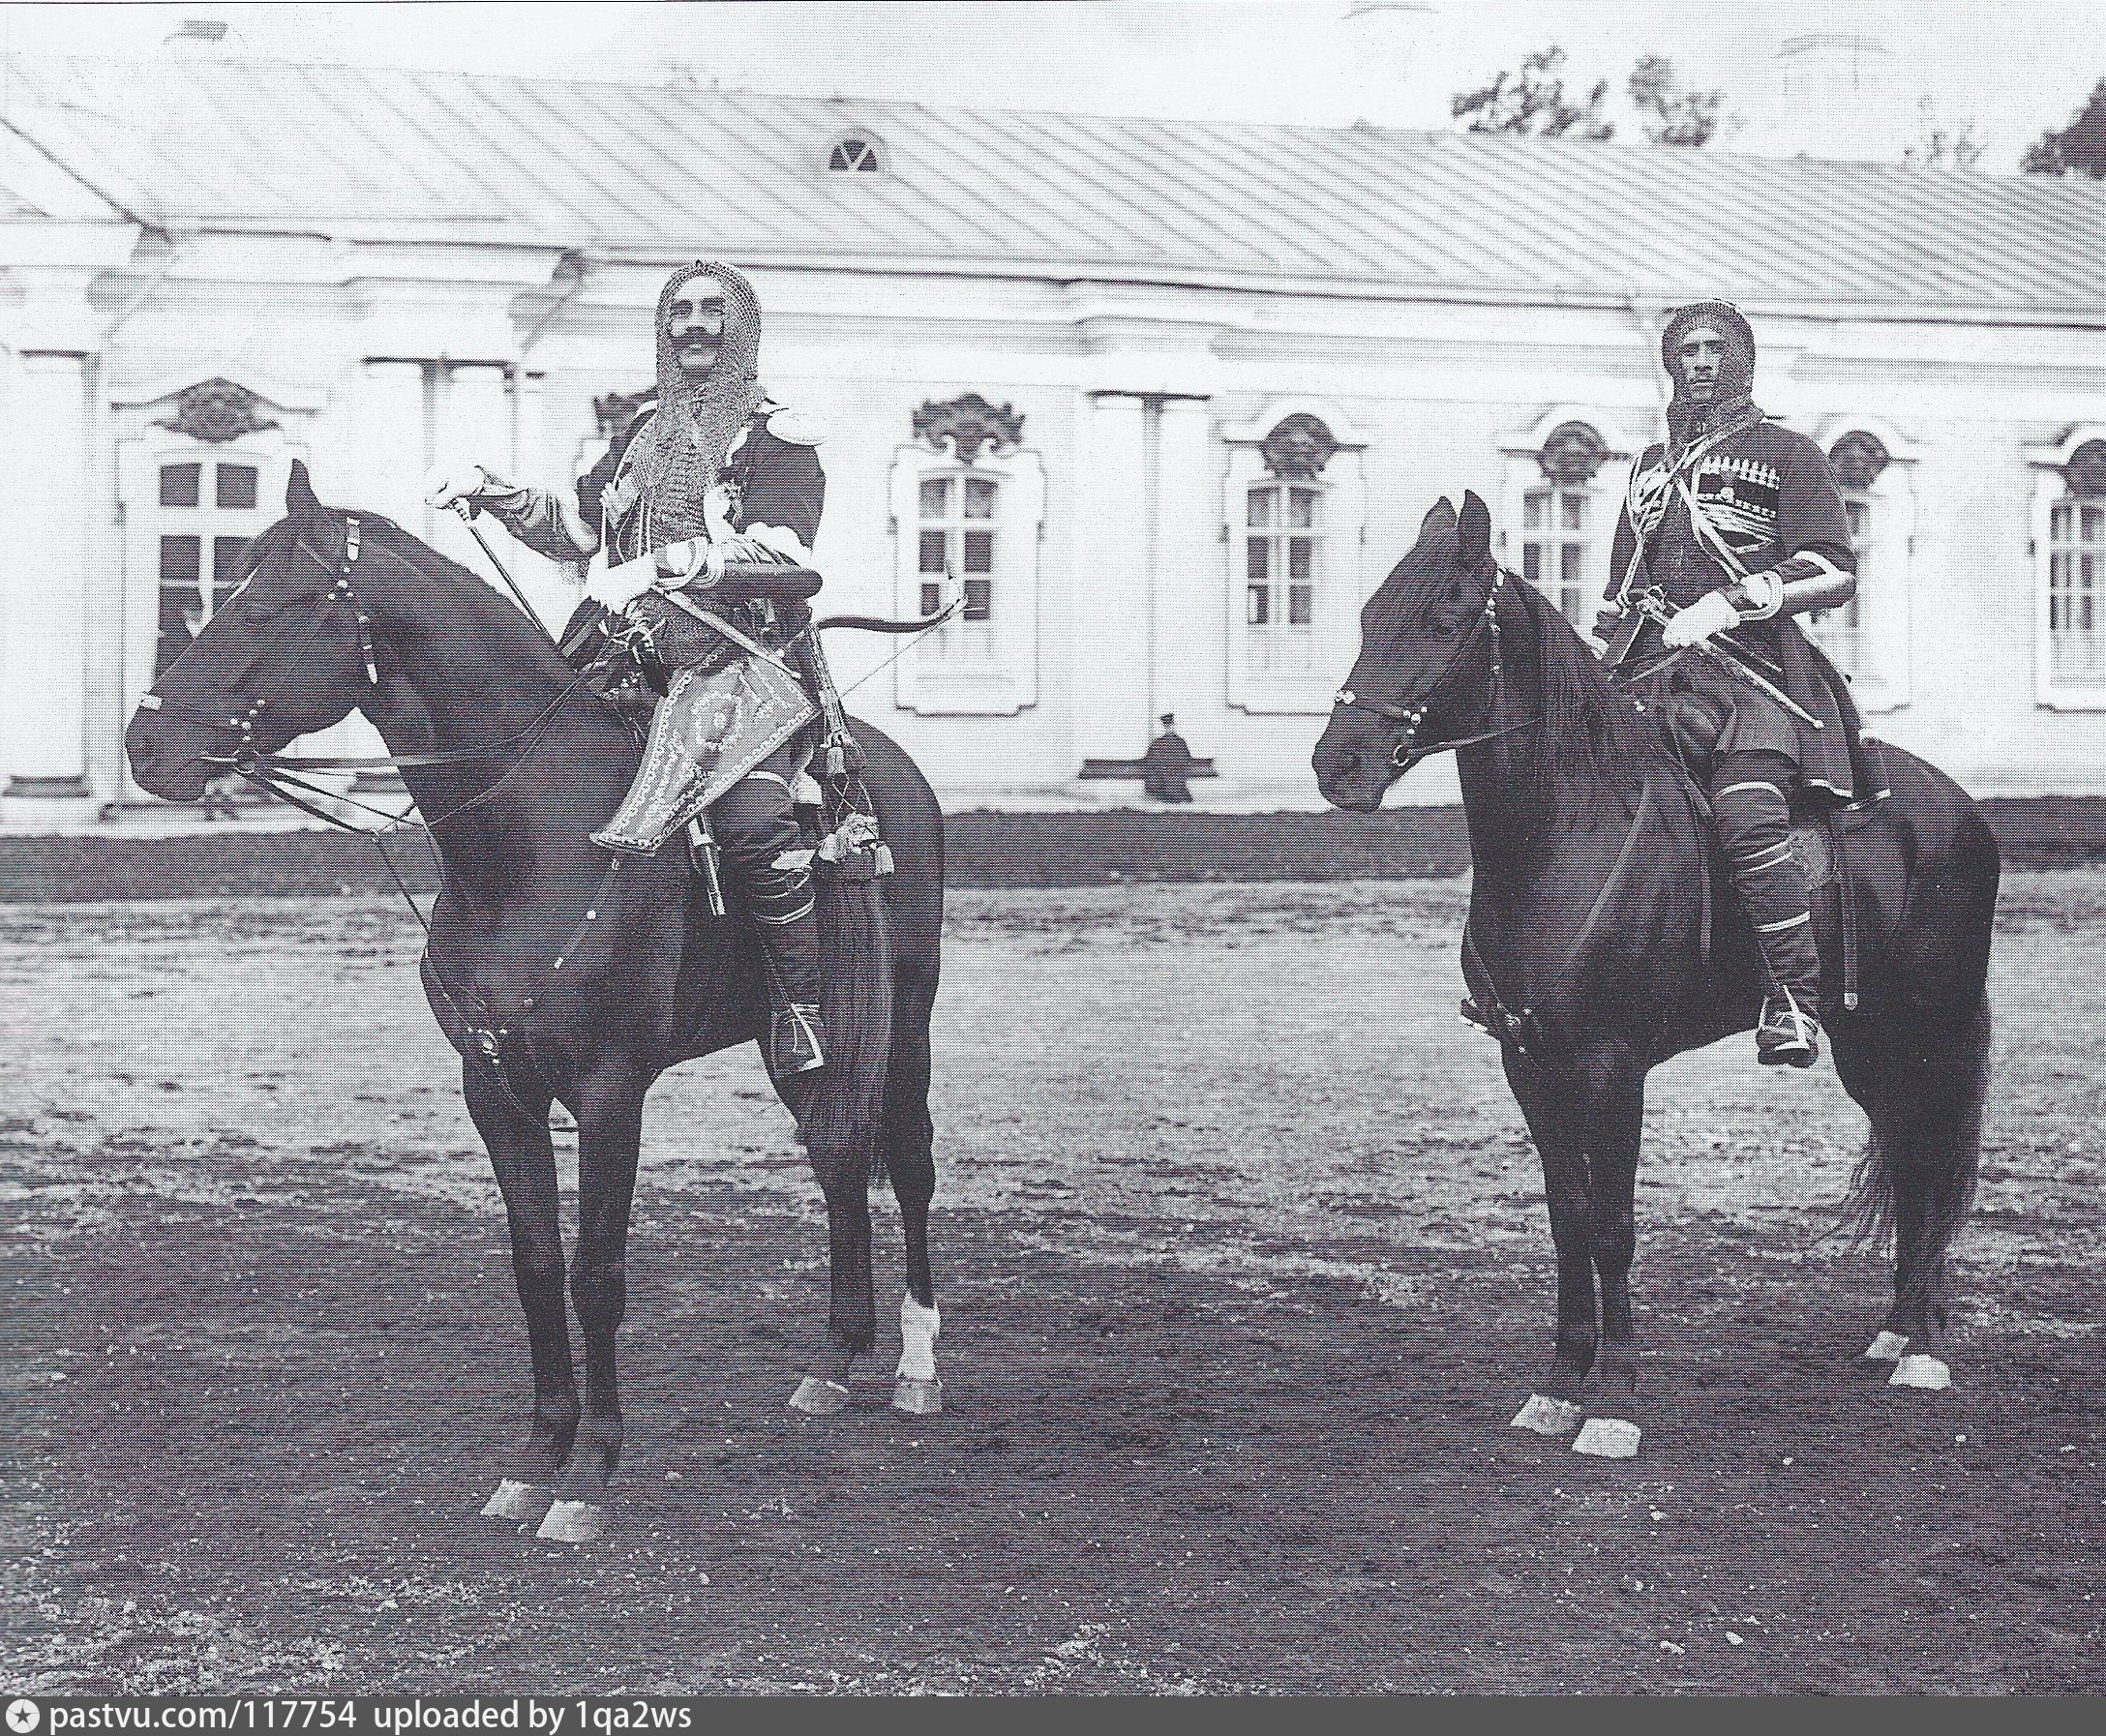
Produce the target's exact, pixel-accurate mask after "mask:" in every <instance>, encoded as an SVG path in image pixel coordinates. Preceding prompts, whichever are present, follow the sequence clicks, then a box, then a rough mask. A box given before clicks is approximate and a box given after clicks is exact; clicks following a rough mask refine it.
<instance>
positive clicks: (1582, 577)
mask: <svg viewBox="0 0 2106 1736" xmlns="http://www.w3.org/2000/svg"><path fill="white" fill-rule="evenodd" d="M1607 467H1608V465H1607V462H1606V461H1605V462H1604V464H1603V468H1605V469H1606V468H1607ZM1595 475H1596V477H1598V476H1599V475H1600V471H1597V472H1596V473H1595ZM1539 496H1541V497H1542V498H1543V499H1544V500H1545V501H1546V502H1547V504H1548V507H1549V516H1548V518H1547V519H1546V521H1545V523H1544V524H1542V525H1541V526H1540V527H1538V528H1531V527H1530V525H1529V523H1528V503H1529V501H1531V500H1534V499H1536V498H1537V497H1539ZM1567 499H1575V500H1578V501H1580V515H1581V517H1582V518H1583V519H1584V520H1585V523H1584V524H1581V525H1580V527H1579V529H1577V530H1574V529H1571V528H1568V527H1567V526H1566V525H1565V524H1563V523H1562V508H1563V505H1564V502H1565V501H1566V500H1567ZM1619 507H1620V502H1610V509H1609V512H1610V517H1609V531H1610V539H1611V541H1612V540H1613V539H1614V536H1615V527H1616V521H1615V518H1614V516H1613V515H1614V512H1615V511H1616V510H1617V509H1618V508H1619ZM1603 516H1604V508H1603V504H1602V491H1601V488H1600V486H1599V484H1598V483H1597V482H1596V480H1594V479H1593V478H1589V479H1588V480H1587V481H1585V482H1582V483H1577V484H1576V483H1569V482H1556V481H1553V480H1552V479H1551V478H1549V477H1548V476H1539V477H1537V478H1536V484H1535V486H1534V487H1533V488H1527V489H1523V490H1522V491H1521V519H1520V528H1519V530H1518V531H1517V532H1516V533H1515V536H1514V542H1515V544H1516V559H1515V562H1514V570H1515V571H1516V572H1518V573H1519V574H1520V576H1521V577H1522V578H1523V579H1526V578H1528V550H1529V547H1530V546H1531V545H1535V546H1536V547H1539V548H1541V549H1542V551H1543V555H1542V557H1541V558H1540V559H1539V561H1538V576H1537V577H1536V578H1535V579H1533V580H1531V581H1530V583H1531V584H1534V585H1535V587H1536V588H1537V589H1538V590H1540V591H1541V592H1542V593H1543V594H1544V595H1545V596H1546V597H1548V598H1549V600H1550V603H1551V606H1552V607H1553V608H1555V609H1556V610H1557V612H1558V613H1559V614H1562V615H1563V616H1564V617H1565V618H1566V619H1567V620H1569V621H1570V622H1571V623H1572V624H1573V625H1574V626H1575V627H1576V628H1578V629H1579V630H1580V632H1581V633H1584V632H1586V631H1587V630H1588V629H1589V628H1590V627H1591V626H1592V625H1593V622H1594V616H1595V614H1597V613H1598V612H1599V609H1600V606H1601V600H1602V586H1603V585H1604V584H1607V583H1608V581H1607V579H1606V578H1605V577H1604V575H1605V574H1606V573H1607V571H1608V566H1607V557H1608V548H1607V547H1606V546H1605V544H1604V543H1603V541H1602V519H1603ZM1568 547H1571V548H1577V549H1579V550H1580V571H1579V573H1578V575H1577V577H1576V580H1575V583H1574V585H1573V591H1574V599H1573V601H1574V606H1573V607H1572V608H1567V607H1566V604H1565V597H1564V591H1565V551H1566V549H1567V548H1568Z"/></svg>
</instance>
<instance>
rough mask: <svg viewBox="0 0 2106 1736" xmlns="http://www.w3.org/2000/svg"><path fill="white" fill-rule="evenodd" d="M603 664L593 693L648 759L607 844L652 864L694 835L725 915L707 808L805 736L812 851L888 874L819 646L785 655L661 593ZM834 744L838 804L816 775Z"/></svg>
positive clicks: (796, 799) (808, 641) (627, 626)
mask: <svg viewBox="0 0 2106 1736" xmlns="http://www.w3.org/2000/svg"><path fill="white" fill-rule="evenodd" d="M573 638H574V639H575V638H576V636H575V635H574V636H573ZM593 667H595V669H596V670H597V672H598V673H596V674H595V675H594V676H593V678H592V680H591V683H590V684H591V685H592V686H593V687H594V689H595V690H596V691H598V692H599V693H600V694H601V697H602V698H603V699H605V700H607V701H608V703H611V704H613V705H614V706H615V707H616V708H617V710H618V711H620V712H621V714H622V715H623V717H624V720H625V721H626V722H627V723H628V724H629V726H630V729H631V731H632V733H635V734H636V735H637V736H638V737H639V738H640V740H641V742H642V745H643V749H644V753H643V760H642V763H641V764H640V765H639V766H638V768H637V773H636V776H635V778H634V779H633V780H632V782H631V784H630V787H629V792H628V794H627V795H626V796H625V797H624V798H623V800H622V803H621V805H620V807H619V808H618V809H617V811H616V813H615V815H614V817H613V818H612V819H611V820H610V821H609V822H608V823H607V824H606V825H605V826H604V827H602V828H601V829H600V830H598V831H596V832H594V833H593V834H592V840H593V842H594V843H596V844H599V845H602V846H604V847H605V848H607V849H610V850H617V851H623V852H628V853H635V854H644V855H651V854H655V853H657V852H658V851H659V850H661V849H663V848H664V847H665V845H666V844H668V843H670V842H671V841H672V840H673V839H674V838H675V837H677V836H678V835H680V834H681V832H682V831H683V830H684V831H685V832H686V834H687V836H688V840H689V844H690V847H691V849H692V851H693V853H694V855H695V858H696V865H697V869H698V872H700V873H702V875H703V877H704V879H705V880H706V881H707V884H708V887H709V892H710V897H709V903H710V907H711V910H712V912H713V913H715V914H719V915H721V914H723V913H724V901H723V898H722V894H721V890H720V887H719V883H718V876H717V874H716V872H715V846H714V842H713V840H712V839H711V838H710V837H709V834H708V820H707V812H708V809H709V807H710V806H711V805H712V804H713V803H714V802H716V801H717V800H718V799H719V798H721V797H722V796H723V795H724V794H726V793H728V792H729V791H730V790H731V788H732V787H733V786H734V785H735V784H737V782H738V781H739V780H740V779H741V778H743V777H745V776H746V775H747V773H749V772H750V771H752V770H753V768H754V767H755V766H757V765H759V764H760V763H762V762H763V761H765V760H767V758H768V757H769V756H770V755H771V754H773V753H775V752H776V750H777V749H779V748H780V747H782V746H783V745H784V743H786V742H791V741H794V740H797V738H798V737H800V736H801V737H802V739H801V742H800V743H799V745H798V748H797V753H796V755H795V759H796V763H797V772H796V775H795V777H794V778H793V779H792V784H791V796H792V800H793V803H794V805H795V807H796V809H797V815H798V818H799V821H800V823H802V824H803V826H804V828H805V830H806V832H807V834H808V836H807V840H806V842H807V843H808V845H809V846H810V847H811V848H812V849H813V850H814V852H815V853H816V854H817V855H818V857H819V859H820V860H822V861H825V862H828V863H830V864H833V865H835V866H836V867H847V866H851V865H853V864H854V863H855V861H856V859H857V858H858V857H860V856H864V855H867V856H869V857H870V860H869V861H868V862H867V863H865V864H863V865H864V866H865V867H866V868H867V869H868V870H869V871H870V872H871V873H873V874H882V873H884V872H886V871H887V870H888V868H889V866H890V863H889V855H890V853H889V852H888V851H887V850H886V849H885V847H884V843H883V840H882V837H881V836H880V834H879V830H878V825H877V821H876V817H875V815H874V814H872V813H871V812H870V809H869V804H868V799H867V795H866V794H865V793H864V792H863V791H862V788H861V785H860V783H859V781H857V780H856V779H855V778H854V777H853V772H854V771H856V770H859V769H860V765H861V754H860V751H859V750H858V749H857V748H856V745H855V741H854V738H853V736H852V735H851V734H850V733H849V731H848V727H847V718H846V716H845V715H844V714H843V713H842V711H841V708H840V703H839V701H838V699H837V698H836V697H835V696H834V691H833V684H832V681H831V678H830V676H829V675H828V674H827V669H826V662H825V654H824V652H823V651H822V649H821V648H820V645H819V644H818V642H817V640H816V638H815V637H814V636H812V635H810V634H809V633H800V634H799V635H798V636H797V637H796V638H794V639H793V640H792V641H791V644H790V645H789V646H788V647H786V648H785V649H784V650H777V649H775V648H772V647H770V646H768V645H766V644H762V643H761V642H760V641H758V640H756V639H754V638H753V637H752V636H750V635H749V634H747V633H745V632H744V631H742V630H741V629H740V628H739V627H738V626H737V625H736V624H735V623H734V622H732V621H730V620H727V619H725V618H724V617H723V615H722V614H718V613H717V612H716V611H715V610H712V609H707V608H705V607H704V606H703V605H701V604H699V603H696V602H694V601H693V600H691V599H690V598H688V597H687V596H685V595H683V594H681V593H678V592H670V593H669V592H650V593H647V595H646V596H645V597H643V598H642V599H640V600H639V601H638V603H637V604H636V605H635V606H634V607H633V608H632V609H631V610H630V611H628V612H627V614H625V615H624V616H622V617H621V618H620V620H619V622H618V624H617V623H615V622H614V621H612V620H610V622H609V623H608V631H607V633H606V636H605V643H604V644H602V645H601V646H600V647H599V648H598V649H597V650H596V652H595V655H594V665H593ZM822 738H824V739H822ZM822 748H824V749H825V751H826V764H827V771H828V774H829V779H828V782H829V785H830V786H831V794H830V796H829V794H828V793H827V790H826V789H823V788H822V787H821V785H820V784H819V783H818V781H817V780H815V779H814V778H813V777H812V776H811V772H810V767H811V765H812V763H813V762H814V760H815V758H816V757H817V755H818V754H819V752H820V751H821V749H822ZM836 773H838V775H836Z"/></svg>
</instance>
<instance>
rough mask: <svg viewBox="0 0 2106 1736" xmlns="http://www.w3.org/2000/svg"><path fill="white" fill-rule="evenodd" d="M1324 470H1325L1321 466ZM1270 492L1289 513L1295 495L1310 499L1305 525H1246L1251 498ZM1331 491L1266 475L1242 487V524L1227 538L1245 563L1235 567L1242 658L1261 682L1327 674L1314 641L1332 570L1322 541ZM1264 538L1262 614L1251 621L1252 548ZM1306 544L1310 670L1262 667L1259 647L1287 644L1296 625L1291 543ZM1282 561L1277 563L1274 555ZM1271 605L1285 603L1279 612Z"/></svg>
mask: <svg viewBox="0 0 2106 1736" xmlns="http://www.w3.org/2000/svg"><path fill="white" fill-rule="evenodd" d="M1325 467H1326V468H1327V469H1328V468H1329V466H1328V465H1327V466H1325ZM1260 493H1263V494H1272V495H1274V496H1275V497H1276V499H1277V503H1278V505H1279V510H1280V511H1281V512H1282V513H1291V511H1292V504H1293V495H1294V494H1308V495H1309V496H1310V502H1309V524H1306V525H1297V524H1293V523H1292V522H1291V520H1290V519H1289V518H1287V517H1279V518H1277V519H1275V520H1273V521H1272V522H1271V523H1268V524H1251V523H1250V515H1249V501H1250V496H1251V495H1253V494H1260ZM1330 494H1331V491H1330V489H1328V488H1327V487H1325V486H1324V480H1323V478H1322V477H1321V476H1313V477H1311V476H1274V475H1265V476H1260V477H1258V478H1257V479H1256V480H1255V481H1253V482H1251V483H1249V484H1248V485H1246V487H1245V489H1244V506H1245V510H1244V515H1243V522H1242V524H1240V525H1238V526H1237V527H1236V529H1235V530H1234V531H1233V532H1232V535H1231V540H1232V541H1234V542H1237V543H1239V544H1241V545H1242V549H1243V559H1242V560H1241V561H1240V562H1238V563H1237V572H1238V577H1239V579H1240V581H1241V584H1242V587H1243V599H1244V602H1243V631H1244V655H1245V657H1246V658H1247V659H1248V660H1249V673H1250V674H1251V676H1252V677H1253V678H1254V679H1256V680H1259V681H1262V682H1273V681H1292V680H1299V679H1301V678H1302V677H1303V676H1305V675H1319V676H1321V675H1325V674H1327V673H1329V672H1328V671H1327V670H1326V669H1325V667H1324V665H1323V662H1322V652H1323V645H1322V643H1321V641H1320V640H1319V639H1318V637H1317V625H1316V614H1317V601H1316V600H1317V598H1318V597H1319V596H1320V595H1321V594H1322V591H1323V587H1324V584H1325V583H1326V578H1327V575H1328V573H1329V569H1330V561H1329V559H1328V558H1327V556H1328V553H1329V552H1328V551H1327V550H1326V548H1325V546H1324V545H1325V542H1326V540H1327V538H1328V537H1329V535H1330V531H1331V512H1330ZM1259 540H1262V541H1263V542H1264V543H1265V545H1266V550H1267V553H1266V574H1265V589H1266V614H1267V619H1265V620H1264V621H1262V622H1259V621H1253V620H1252V619H1251V618H1250V585H1251V580H1250V567H1249V561H1250V545H1251V544H1252V543H1253V542H1256V541H1259ZM1296 542H1307V543H1308V544H1309V577H1308V579H1307V580H1306V581H1304V583H1306V584H1308V586H1309V619H1308V620H1307V621H1305V622H1303V623H1302V625H1301V629H1300V632H1301V637H1302V638H1303V639H1305V640H1306V641H1307V642H1308V655H1309V667H1308V668H1307V669H1306V670H1302V669H1292V668H1281V667H1279V666H1278V665H1274V664H1271V663H1266V665H1265V667H1262V668H1261V667H1260V664H1261V662H1263V661H1264V660H1261V659H1260V658H1259V657H1258V656H1257V654H1256V653H1257V651H1258V648H1259V646H1260V645H1261V644H1266V643H1267V642H1268V641H1269V642H1271V644H1273V645H1274V646H1275V647H1284V646H1287V645H1290V644H1291V643H1292V639H1293V636H1294V635H1295V634H1296V633H1297V631H1298V629H1297V627H1296V625H1295V621H1294V597H1293V592H1294V585H1295V583H1296V581H1295V578H1294V567H1293V553H1292V549H1293V545H1294V544H1295V543H1296ZM1276 555H1279V556H1281V557H1283V558H1282V559H1281V560H1276V558H1275V556H1276ZM1275 604H1283V605H1284V608H1285V614H1280V613H1279V610H1278V609H1276V608H1275Z"/></svg>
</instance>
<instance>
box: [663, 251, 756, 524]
mask: <svg viewBox="0 0 2106 1736" xmlns="http://www.w3.org/2000/svg"><path fill="white" fill-rule="evenodd" d="M699 277H707V278H712V279H714V280H715V282H716V283H717V284H718V285H719V286H720V287H721V288H722V289H723V291H724V336H723V339H722V341H721V342H720V343H719V344H718V345H717V352H716V366H715V367H714V368H712V369H711V370H710V371H709V374H708V376H707V378H705V379H702V380H699V381H696V380H690V379H689V378H688V377H687V375H686V374H685V373H684V372H683V371H682V370H681V368H680V358H679V356H678V354H677V352H676V351H675V350H674V347H673V336H672V333H671V332H670V331H669V330H668V329H667V326H668V320H669V318H670V315H671V311H672V307H673V303H674V302H675V300H677V298H678V296H679V293H680V291H681V290H682V289H683V288H685V287H686V286H687V285H688V284H690V283H692V282H693V281H694V280H695V279H696V278H699ZM657 348H658V413H657V414H656V415H654V416H653V417H651V419H650V424H649V426H648V427H647V428H646V429H645V430H644V432H643V434H642V435H641V436H640V441H641V444H642V445H643V446H644V448H645V449H644V450H641V451H639V452H638V453H637V480H638V482H639V484H640V485H641V487H642V492H643V498H644V501H645V503H646V505H647V508H648V510H649V513H650V532H649V540H650V542H651V543H652V544H662V543H667V542H674V541H677V540H678V539H679V538H681V537H686V536H698V535H701V534H702V533H703V532H704V530H705V528H706V526H705V523H704V519H703V496H704V495H705V494H707V491H708V489H709V486H710V484H712V483H713V482H715V481H716V476H717V472H718V471H719V470H720V469H722V468H723V467H724V455H725V451H726V449H727V448H728V447H729V446H730V445H731V443H732V437H733V436H734V435H735V434H737V432H738V431H739V429H740V428H741V427H743V426H744V425H745V422H746V419H747V418H748V417H749V416H751V415H752V414H753V412H754V410H755V408H756V407H758V405H759V404H760V403H761V385H760V379H759V377H758V362H759V356H760V350H761V304H760V302H759V301H757V300H756V299H755V298H754V294H753V285H752V284H749V283H747V282H746V280H745V279H744V277H742V276H741V275H740V274H739V273H738V272H737V271H734V270H733V269H732V268H731V267H730V266H729V265H721V264H718V263H716V262H715V261H713V260H707V261H704V260H698V261H697V262H696V263H695V264H693V265H683V266H681V267H680V269H679V270H678V271H676V272H675V273H674V274H673V275H672V276H671V277H670V278H668V279H667V280H666V286H665V287H664V288H663V289H661V290H660V291H659V292H658V328H657Z"/></svg>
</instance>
